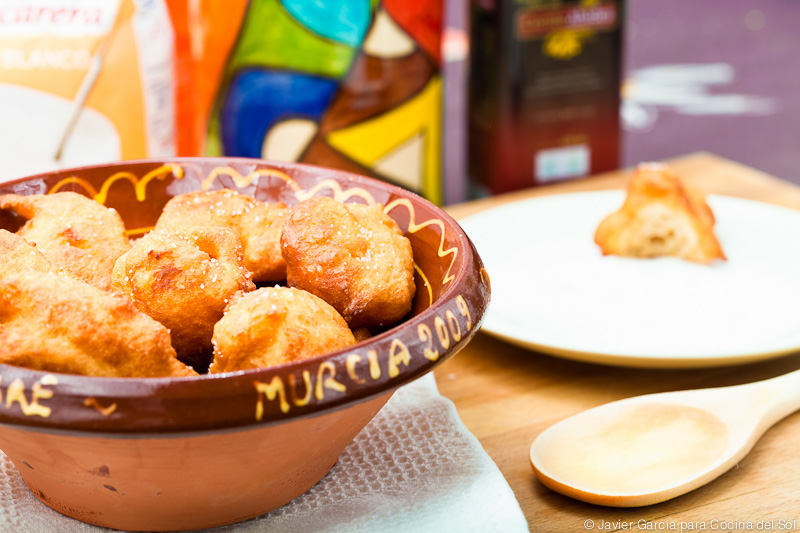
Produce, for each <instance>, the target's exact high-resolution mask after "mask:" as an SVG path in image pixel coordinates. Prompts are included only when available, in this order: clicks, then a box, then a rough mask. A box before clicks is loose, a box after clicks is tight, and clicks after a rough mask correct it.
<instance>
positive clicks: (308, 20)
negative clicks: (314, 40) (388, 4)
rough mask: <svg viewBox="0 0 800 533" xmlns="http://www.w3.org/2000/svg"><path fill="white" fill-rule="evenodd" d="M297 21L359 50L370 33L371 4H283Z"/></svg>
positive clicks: (364, 0) (308, 0) (303, 0)
mask: <svg viewBox="0 0 800 533" xmlns="http://www.w3.org/2000/svg"><path fill="white" fill-rule="evenodd" d="M281 4H283V7H284V8H285V9H286V11H288V12H289V13H290V14H291V15H292V16H293V17H294V18H295V19H297V20H298V21H299V22H300V23H302V24H303V25H304V26H305V27H307V28H308V29H309V30H311V31H313V32H314V33H316V34H318V35H321V36H323V37H326V38H328V39H331V40H333V41H338V42H340V43H344V44H348V45H350V46H358V45H360V44H361V41H362V40H363V39H364V34H365V33H366V32H367V27H368V26H369V18H370V1H369V0H281Z"/></svg>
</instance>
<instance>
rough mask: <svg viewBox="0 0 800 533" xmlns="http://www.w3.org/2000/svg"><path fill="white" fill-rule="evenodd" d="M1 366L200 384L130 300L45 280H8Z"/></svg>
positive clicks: (161, 330)
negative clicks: (175, 378) (191, 379)
mask: <svg viewBox="0 0 800 533" xmlns="http://www.w3.org/2000/svg"><path fill="white" fill-rule="evenodd" d="M0 346H2V347H3V349H2V350H0V363H5V364H10V365H17V366H24V367H27V368H33V369H35V370H44V371H48V372H63V373H70V374H82V375H90V376H106V377H170V376H194V375H196V373H195V372H194V371H193V370H192V369H191V368H189V367H187V366H185V365H184V364H183V363H181V362H180V361H178V359H177V357H176V354H175V350H174V349H173V348H172V346H171V345H170V338H169V332H168V331H167V328H165V327H164V326H162V325H161V324H159V323H158V322H156V321H155V320H153V319H152V318H150V317H149V316H147V315H145V314H144V313H142V312H140V311H139V310H137V309H136V308H135V307H134V306H133V304H132V303H131V302H130V300H128V299H127V298H125V297H124V296H120V295H115V294H111V293H108V292H105V291H102V290H100V289H98V288H96V287H93V286H91V285H89V284H87V283H84V282H83V281H80V280H77V279H73V278H71V277H68V276H61V275H56V274H48V273H43V272H28V273H21V274H12V275H10V276H4V277H2V278H0Z"/></svg>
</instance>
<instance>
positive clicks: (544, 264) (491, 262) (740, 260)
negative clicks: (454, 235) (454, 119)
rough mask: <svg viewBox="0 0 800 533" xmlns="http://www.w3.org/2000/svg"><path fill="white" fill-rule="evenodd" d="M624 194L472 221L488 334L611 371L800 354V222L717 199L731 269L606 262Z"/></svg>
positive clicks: (563, 199) (555, 201)
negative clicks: (608, 231) (600, 234)
mask: <svg viewBox="0 0 800 533" xmlns="http://www.w3.org/2000/svg"><path fill="white" fill-rule="evenodd" d="M623 199H624V193H623V192H622V191H604V192H590V193H575V194H565V195H558V196H546V197H541V198H534V199H531V200H526V201H521V202H516V203H513V204H507V205H504V206H502V207H498V208H495V209H491V210H488V211H484V212H482V213H479V214H477V215H473V216H471V217H468V218H465V219H464V220H462V221H461V225H462V227H463V228H464V230H465V231H466V233H467V235H469V237H470V238H471V239H472V240H473V242H474V243H475V246H476V248H477V249H478V253H479V254H480V256H481V258H482V259H483V261H484V263H485V265H486V270H487V272H488V273H489V278H490V279H491V283H492V301H491V304H490V306H489V310H488V312H487V315H486V321H485V323H484V326H483V330H484V331H486V332H488V333H490V334H493V335H495V336H497V337H500V338H503V339H505V340H507V341H509V342H512V343H515V344H518V345H521V346H525V347H528V348H532V349H534V350H537V351H540V352H544V353H549V354H553V355H559V356H563V357H568V358H571V359H578V360H583V361H592V362H598V363H605V364H615V365H623V366H639V367H665V368H666V367H700V366H717V365H728V364H735V363H744V362H748V361H754V360H759V359H767V358H771V357H777V356H779V355H784V354H788V353H792V352H800V211H795V210H791V209H786V208H781V207H776V206H772V205H769V204H764V203H760V202H753V201H748V200H741V199H737V198H730V197H725V196H710V197H709V198H708V203H709V205H710V206H711V208H712V210H713V211H714V215H715V217H716V220H717V223H716V226H715V232H716V234H717V238H718V239H719V240H720V243H721V245H722V249H723V251H724V252H725V254H726V255H727V257H728V260H727V261H716V262H714V263H713V264H711V265H699V264H695V263H691V262H688V261H682V260H679V259H673V258H659V259H633V258H623V257H616V256H605V257H604V256H603V255H602V254H601V252H600V249H599V248H598V247H597V245H595V243H594V231H595V228H596V227H597V225H598V224H599V223H600V221H601V220H602V219H603V218H604V217H605V216H606V215H608V214H609V213H611V212H613V211H615V210H616V209H618V208H619V206H620V205H622V201H623Z"/></svg>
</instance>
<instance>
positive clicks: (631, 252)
mask: <svg viewBox="0 0 800 533" xmlns="http://www.w3.org/2000/svg"><path fill="white" fill-rule="evenodd" d="M594 240H595V243H597V245H598V246H600V249H601V250H602V252H603V255H609V254H613V255H622V256H631V257H660V256H673V257H679V258H681V259H686V260H688V261H694V262H696V263H710V262H711V261H713V260H715V259H722V260H723V261H724V260H725V254H724V253H723V252H722V248H721V246H720V244H719V241H718V240H717V238H716V236H715V235H714V214H713V213H712V211H711V208H710V207H709V206H708V204H707V203H706V200H705V197H704V196H703V195H702V193H700V192H699V191H695V190H692V189H689V188H687V187H686V186H684V184H683V182H682V181H681V179H680V177H679V176H678V175H677V174H675V173H674V172H672V171H671V170H670V169H669V168H668V167H667V166H666V165H660V164H653V163H651V164H643V165H640V166H639V168H637V169H636V172H634V174H633V176H632V177H631V180H630V182H628V190H627V197H626V198H625V203H624V204H623V205H622V207H621V208H620V209H619V211H616V212H614V213H612V214H610V215H609V216H607V217H606V218H605V219H604V220H603V221H602V222H601V223H600V225H599V226H598V227H597V230H596V231H595V235H594Z"/></svg>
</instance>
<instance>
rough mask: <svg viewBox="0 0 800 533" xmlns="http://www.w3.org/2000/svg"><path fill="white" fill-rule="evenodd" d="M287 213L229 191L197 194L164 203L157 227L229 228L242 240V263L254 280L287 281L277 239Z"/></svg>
mask: <svg viewBox="0 0 800 533" xmlns="http://www.w3.org/2000/svg"><path fill="white" fill-rule="evenodd" d="M288 210H289V209H288V208H287V207H286V205H285V204H283V203H281V202H276V203H267V202H259V201H258V200H255V199H254V198H251V197H249V196H245V195H243V194H239V193H238V192H236V191H234V190H231V189H222V190H218V191H196V192H191V193H187V194H181V195H179V196H175V197H174V198H172V199H171V200H170V201H169V202H167V205H166V206H164V211H163V212H162V213H161V216H160V217H159V219H158V222H157V223H156V228H157V229H176V228H178V229H179V228H183V227H186V226H223V227H227V228H230V229H232V230H234V231H235V232H236V234H237V235H238V236H239V238H240V239H241V241H242V248H243V250H244V264H245V266H246V267H247V269H248V270H250V272H252V273H253V281H255V282H259V281H264V282H267V281H269V282H272V281H282V280H284V279H286V264H285V263H284V260H283V257H282V256H281V249H280V238H281V229H282V227H283V219H284V217H285V216H286V213H287V212H288Z"/></svg>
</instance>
